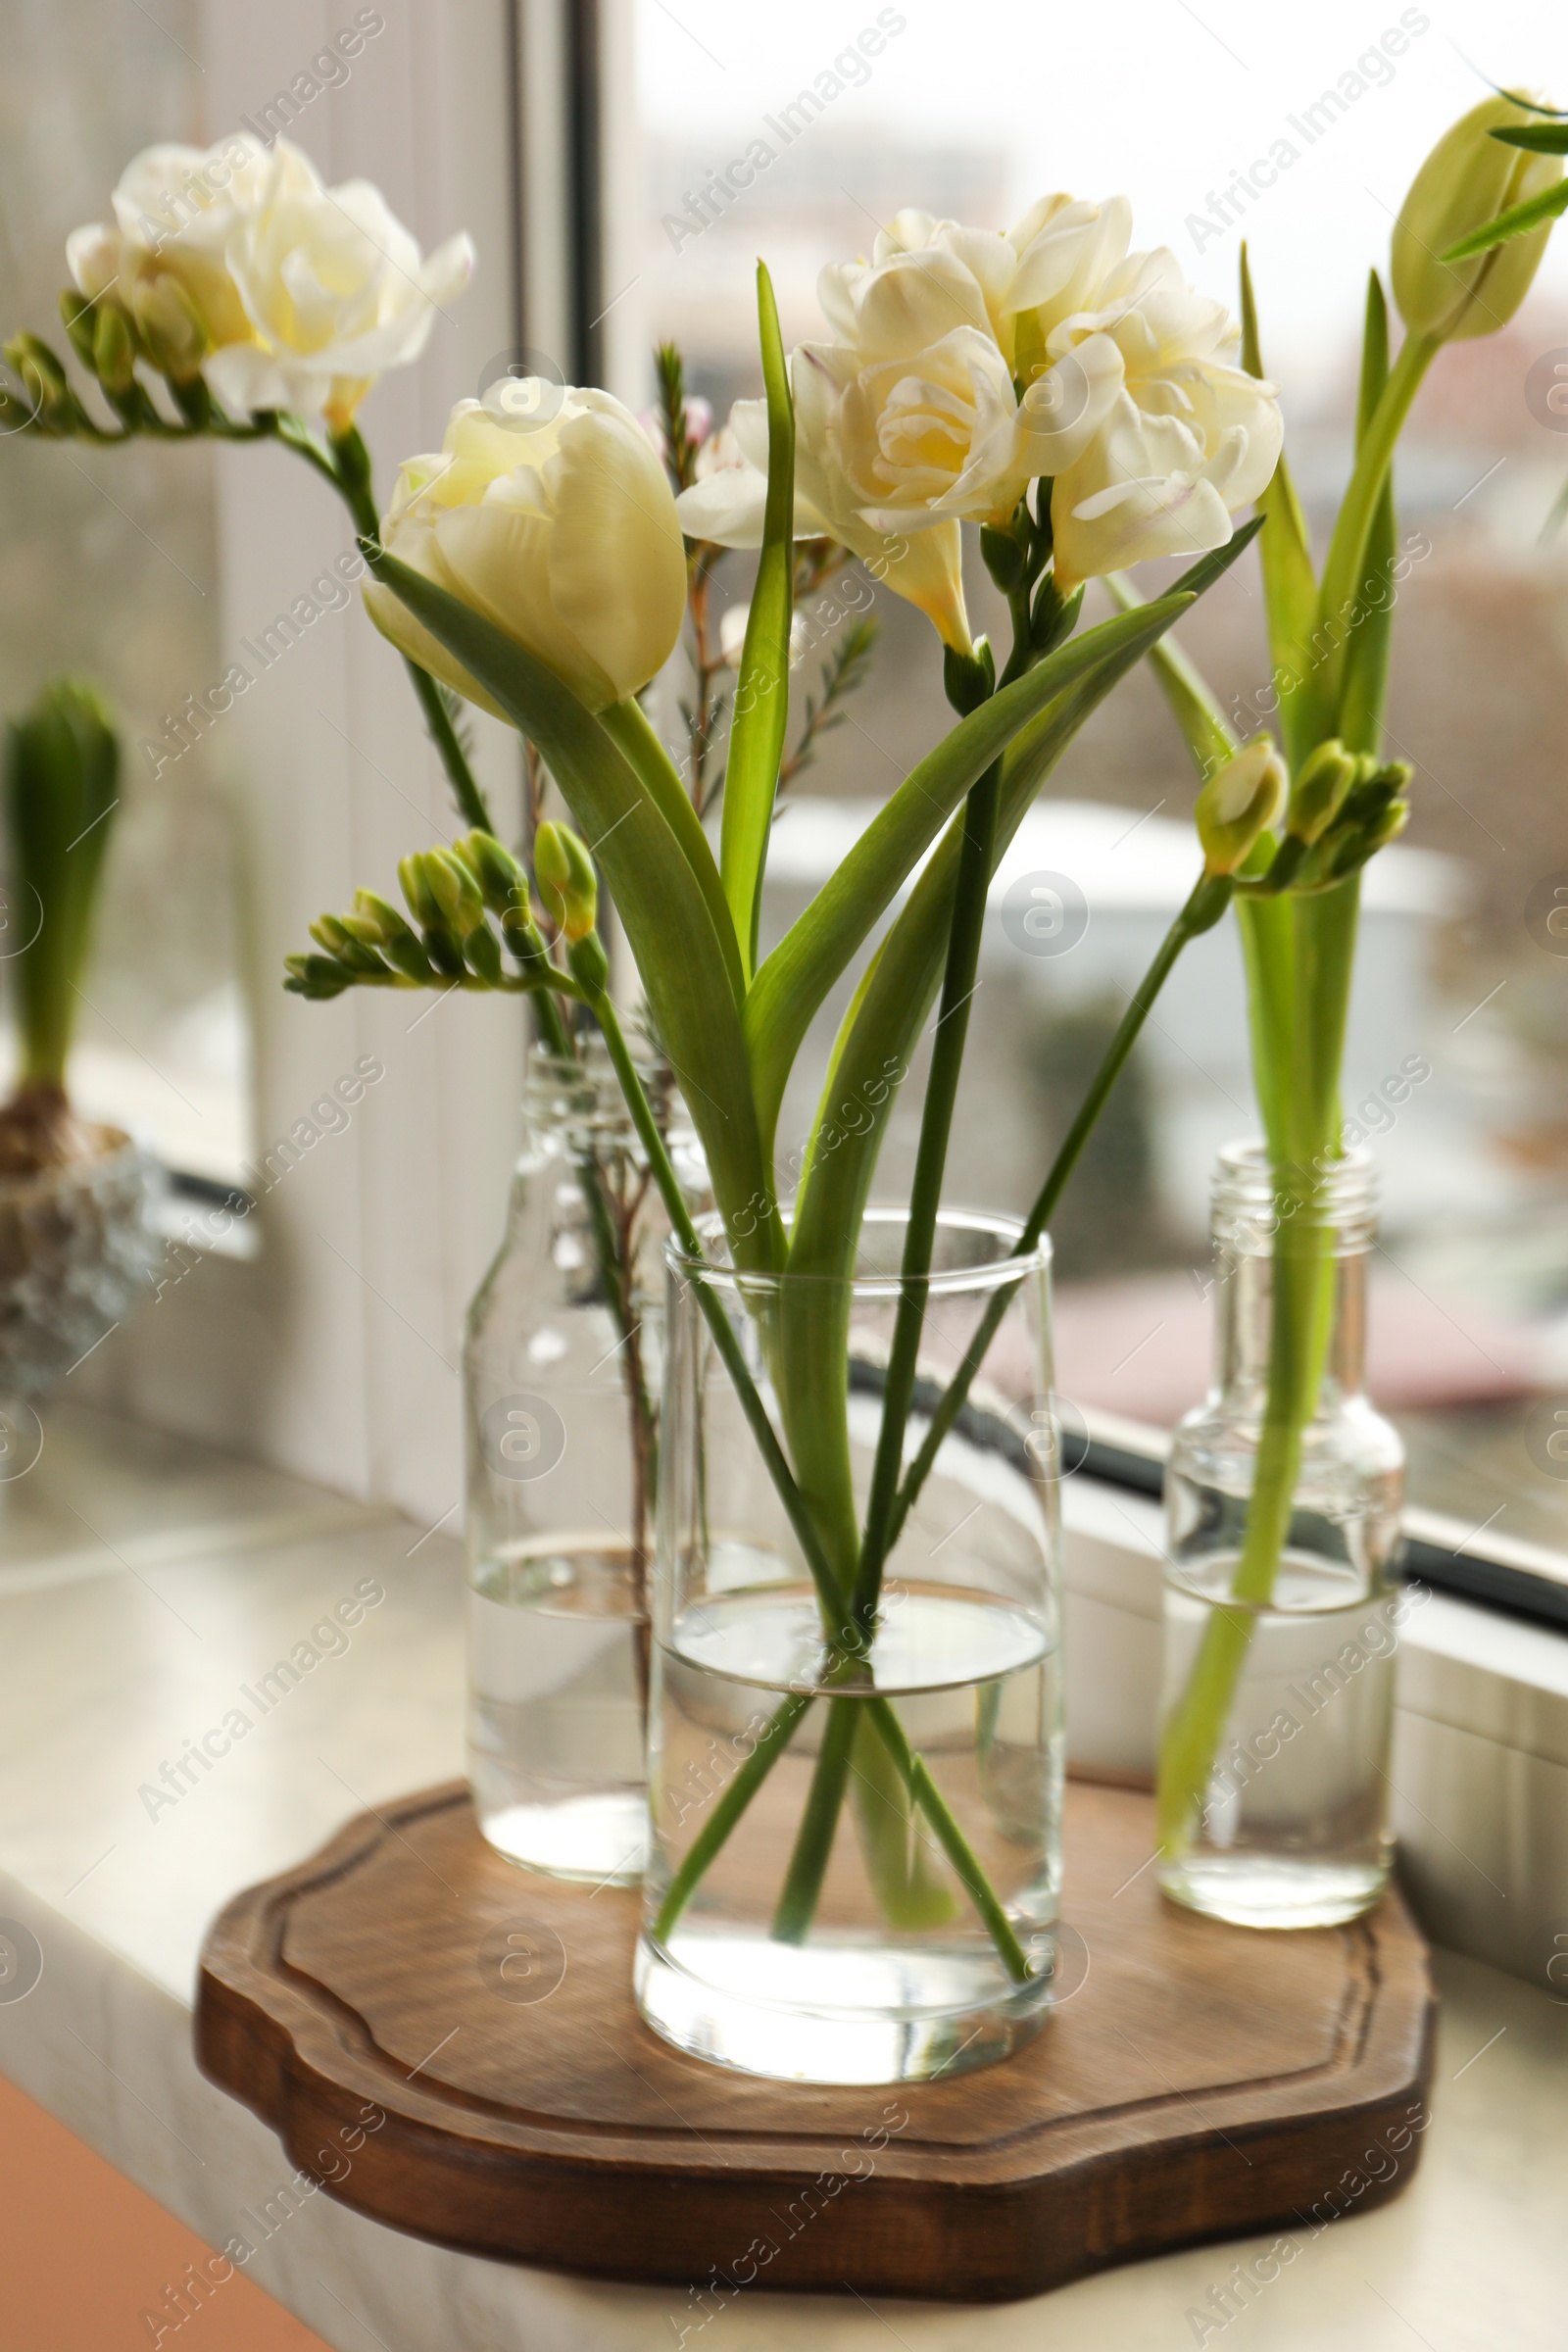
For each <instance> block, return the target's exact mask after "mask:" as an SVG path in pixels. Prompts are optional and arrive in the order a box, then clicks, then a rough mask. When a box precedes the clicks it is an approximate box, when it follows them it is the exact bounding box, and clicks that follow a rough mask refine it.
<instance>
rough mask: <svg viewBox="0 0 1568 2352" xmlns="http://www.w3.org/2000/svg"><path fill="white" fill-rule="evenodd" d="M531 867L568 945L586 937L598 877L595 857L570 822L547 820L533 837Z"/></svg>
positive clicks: (595, 909)
mask: <svg viewBox="0 0 1568 2352" xmlns="http://www.w3.org/2000/svg"><path fill="white" fill-rule="evenodd" d="M533 870H534V877H535V879H536V881H537V882H538V884H539V892H540V896H541V897H542V898H543V900H544V902H545V905H546V906H547V907H549V909H550V912H551V915H552V916H553V918H554V920H555V923H556V927H557V929H558V930H560V931H561V932H563V933H564V937H565V940H566V944H567V946H568V947H574V946H575V945H576V943H577V941H578V940H580V939H586V938H587V936H588V934H589V932H590V931H591V930H592V929H593V927H594V922H595V918H596V917H597V914H598V911H599V877H598V875H597V874H596V873H595V872H594V861H593V859H592V858H590V857H589V855H588V852H587V850H586V849H585V848H584V846H583V844H582V843H581V842H580V841H579V840H578V838H577V836H576V834H575V833H573V831H572V830H571V827H570V826H569V825H556V824H551V823H549V822H548V821H547V822H546V823H544V824H542V825H541V826H540V827H539V830H538V831H537V833H536V834H535V835H534V840H533Z"/></svg>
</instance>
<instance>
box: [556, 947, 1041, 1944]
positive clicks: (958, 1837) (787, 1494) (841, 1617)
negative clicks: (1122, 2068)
mask: <svg viewBox="0 0 1568 2352" xmlns="http://www.w3.org/2000/svg"><path fill="white" fill-rule="evenodd" d="M590 1004H591V1005H592V1008H593V1012H594V1016H595V1018H596V1019H597V1020H598V1022H599V1025H600V1027H601V1029H602V1030H603V1031H604V1037H605V1045H606V1049H607V1051H608V1052H609V1054H610V1058H611V1061H612V1062H613V1065H614V1070H615V1075H616V1077H617V1078H618V1079H619V1081H620V1086H621V1092H622V1094H623V1095H624V1097H625V1100H626V1104H627V1107H628V1108H629V1110H630V1111H631V1114H632V1120H633V1123H634V1124H635V1126H636V1128H637V1132H638V1134H639V1135H640V1136H641V1138H642V1141H643V1148H644V1150H645V1151H646V1152H647V1153H648V1160H649V1165H650V1166H651V1167H652V1169H653V1171H654V1179H655V1182H656V1183H657V1184H658V1186H659V1189H660V1191H661V1193H662V1195H663V1200H664V1206H665V1208H666V1210H667V1211H668V1214H669V1221H670V1224H671V1226H672V1227H673V1228H674V1231H675V1233H676V1235H677V1237H678V1238H679V1241H680V1244H681V1247H682V1249H683V1250H685V1251H686V1253H687V1255H688V1256H689V1257H690V1258H691V1259H692V1261H693V1263H694V1264H695V1265H697V1266H698V1267H701V1265H702V1263H703V1246H702V1241H701V1238H700V1237H699V1235H698V1232H697V1228H696V1226H695V1225H694V1224H693V1222H692V1216H691V1211H690V1209H689V1208H688V1207H687V1205H686V1201H685V1198H684V1196H683V1194H682V1192H681V1189H680V1185H679V1182H678V1180H677V1178H676V1175H675V1171H674V1169H673V1167H672V1166H671V1164H670V1158H669V1153H668V1152H667V1151H666V1150H665V1148H664V1139H663V1137H662V1135H661V1134H660V1132H659V1125H658V1121H657V1120H656V1119H655V1117H654V1114H653V1108H652V1105H651V1104H650V1103H649V1101H648V1097H647V1095H646V1093H645V1092H644V1090H643V1085H642V1081H641V1079H640V1078H639V1077H638V1075H637V1068H636V1064H635V1063H634V1062H633V1060H632V1057H631V1054H629V1052H628V1051H627V1047H626V1040H625V1035H624V1033H623V1031H622V1029H621V1026H620V1021H619V1018H618V1016H617V1015H616V1012H615V1008H614V1006H613V1004H612V1003H611V1001H610V999H609V997H608V996H607V995H606V994H605V993H604V991H603V990H600V991H598V992H597V993H596V994H595V995H594V996H593V997H591V998H590ZM696 1289H697V1297H698V1304H699V1307H700V1309H701V1311H702V1314H703V1317H704V1319H705V1321H706V1322H707V1324H708V1327H709V1329H710V1331H711V1333H712V1336H713V1343H714V1346H715V1347H716V1348H717V1350H718V1354H719V1358H720V1361H721V1362H722V1363H723V1365H724V1368H725V1370H726V1371H727V1372H728V1374H729V1377H730V1381H731V1383H732V1385H733V1387H734V1390H735V1394H736V1396H737V1397H738V1398H739V1401H740V1405H741V1409H742V1411H743V1412H744V1413H745V1415H746V1419H747V1422H748V1425H749V1426H750V1428H751V1432H752V1435H753V1438H754V1439H755V1441H756V1443H757V1447H758V1451H759V1452H760V1454H761V1456H762V1460H763V1463H764V1464H765V1466H766V1469H767V1473H768V1476H769V1478H770V1479H771V1480H772V1482H773V1486H774V1488H775V1490H776V1492H777V1494H778V1496H779V1499H780V1500H781V1502H782V1503H783V1505H784V1508H785V1511H786V1513H787V1515H788V1517H789V1521H790V1525H791V1527H792V1528H793V1530H794V1532H795V1537H796V1541H797V1542H798V1543H799V1544H800V1546H801V1549H802V1551H803V1552H804V1553H805V1555H806V1562H807V1566H808V1568H809V1572H810V1576H811V1581H812V1583H813V1584H814V1585H815V1587H816V1592H817V1598H818V1601H819V1603H820V1605H821V1607H822V1610H823V1614H824V1619H825V1621H826V1622H827V1623H828V1624H830V1625H837V1626H839V1627H840V1628H841V1629H845V1628H846V1624H847V1620H846V1607H847V1600H846V1595H845V1593H844V1592H843V1591H842V1589H841V1587H840V1586H839V1583H838V1580H837V1578H836V1577H835V1576H834V1573H833V1570H832V1567H831V1566H830V1564H829V1562H828V1559H827V1555H826V1553H825V1552H824V1551H823V1549H822V1546H821V1544H820V1542H819V1540H818V1537H817V1533H816V1529H815V1527H814V1526H813V1525H812V1523H811V1516H810V1512H809V1510H808V1508H807V1505H806V1499H805V1497H804V1495H802V1493H801V1490H800V1488H799V1487H798V1486H797V1484H796V1482H795V1477H794V1473H793V1472H792V1471H791V1469H790V1466H789V1463H788V1462H787V1461H786V1460H785V1458H784V1453H783V1449H782V1447H781V1446H780V1445H779V1442H778V1439H777V1438H776V1437H775V1435H774V1433H773V1425H772V1423H771V1422H770V1421H769V1419H768V1417H767V1407H766V1406H765V1405H764V1404H763V1402H762V1399H761V1397H760V1395H759V1393H758V1389H757V1384H756V1383H755V1381H754V1380H753V1379H752V1375H751V1370H750V1367H749V1366H748V1364H747V1362H746V1357H745V1353H744V1351H743V1350H742V1348H741V1345H740V1342H739V1340H738V1339H737V1338H736V1336H735V1332H734V1330H733V1328H732V1326H731V1324H730V1320H729V1316H728V1314H727V1313H726V1312H725V1309H724V1305H723V1301H722V1300H721V1299H719V1298H718V1296H717V1294H716V1292H715V1290H714V1289H713V1286H712V1285H711V1283H708V1282H705V1281H703V1280H702V1279H701V1277H700V1276H699V1278H698V1280H697V1283H696ZM858 1654H859V1645H858V1643H857V1642H855V1641H854V1640H853V1639H852V1640H849V1641H845V1640H844V1639H843V1634H842V1631H841V1643H840V1648H839V1652H838V1655H837V1656H836V1657H835V1658H834V1659H833V1661H832V1663H831V1665H830V1667H829V1670H828V1672H829V1674H830V1675H831V1674H832V1673H833V1672H835V1671H841V1670H843V1669H844V1668H845V1667H846V1666H847V1665H848V1663H849V1662H850V1660H852V1659H853V1658H855V1657H856V1656H858ZM858 1703H859V1704H861V1705H863V1706H864V1708H865V1710H866V1716H867V1719H868V1720H869V1721H870V1722H871V1723H872V1724H873V1725H874V1726H875V1729H876V1733H877V1737H878V1738H879V1739H880V1740H881V1741H882V1744H883V1746H884V1747H885V1748H886V1749H887V1751H888V1753H889V1755H890V1756H892V1758H893V1761H894V1763H895V1765H896V1766H897V1768H898V1772H899V1777H900V1779H901V1780H902V1781H903V1782H904V1785H905V1787H906V1789H907V1790H908V1791H909V1794H910V1795H911V1796H912V1797H913V1798H914V1800H915V1802H916V1803H917V1804H918V1805H919V1806H920V1808H921V1810H922V1811H923V1812H924V1813H925V1814H926V1816H927V1818H928V1819H929V1821H930V1823H931V1826H932V1828H933V1829H934V1831H935V1832H936V1835H937V1838H938V1840H939V1841H940V1843H941V1845H942V1847H943V1850H944V1852H946V1853H947V1855H948V1857H949V1859H950V1861H952V1863H953V1866H954V1868H955V1870H956V1872H957V1874H958V1877H959V1879H960V1880H961V1882H962V1884H963V1886H964V1887H965V1888H966V1890H967V1891H968V1893H969V1896H970V1899H971V1901H972V1902H973V1903H974V1905H975V1908H976V1910H977V1911H978V1912H979V1913H980V1916H981V1918H982V1919H983V1920H984V1922H985V1924H986V1927H987V1928H988V1930H989V1931H990V1934H991V1936H992V1938H993V1940H994V1941H995V1943H996V1945H997V1948H998V1950H999V1952H1000V1953H1001V1955H1002V1958H1003V1961H1004V1963H1005V1966H1006V1968H1007V1970H1008V1972H1009V1973H1010V1974H1011V1975H1012V1976H1014V1977H1015V1978H1016V1979H1017V1980H1018V1981H1019V1982H1020V1983H1021V1982H1022V1980H1023V1979H1024V1978H1025V1977H1027V1975H1028V1973H1029V1964H1028V1961H1027V1958H1026V1957H1025V1955H1024V1951H1023V1947H1022V1945H1021V1944H1020V1943H1019V1941H1018V1938H1017V1936H1016V1935H1015V1934H1014V1933H1013V1930H1012V1927H1011V1924H1010V1922H1009V1921H1008V1919H1007V1916H1006V1913H1005V1910H1004V1909H1003V1907H1002V1904H1001V1902H1000V1900H999V1899H998V1896H997V1894H996V1891H995V1889H994V1888H993V1887H992V1886H991V1883H990V1881H989V1880H988V1879H987V1877H986V1875H985V1872H984V1871H983V1870H982V1869H981V1867H980V1864H979V1863H978V1862H977V1860H976V1859H975V1856H974V1854H973V1852H972V1851H971V1850H970V1847H969V1845H968V1843H967V1841H966V1840H965V1838H964V1836H963V1833H962V1831H961V1830H960V1829H959V1828H958V1825H957V1823H956V1821H955V1819H954V1818H953V1815H952V1813H951V1811H950V1810H949V1808H948V1806H947V1804H946V1802H945V1800H944V1799H943V1797H942V1795H941V1793H940V1791H939V1790H938V1789H937V1787H936V1784H935V1782H934V1781H933V1780H932V1779H931V1775H930V1773H929V1772H928V1771H927V1769H926V1767H925V1765H924V1764H923V1762H922V1761H921V1759H920V1758H919V1757H918V1756H917V1755H915V1754H914V1752H913V1750H912V1749H911V1748H910V1746H909V1742H908V1739H907V1735H906V1733H905V1730H904V1726H903V1725H902V1724H901V1723H900V1721H899V1719H898V1716H897V1715H896V1714H895V1712H894V1710H893V1708H892V1706H891V1705H890V1704H889V1702H888V1701H887V1700H886V1699H885V1698H880V1697H879V1698H868V1699H864V1700H861V1701H859V1702H858ZM803 1711H804V1709H803ZM786 1712H787V1708H781V1709H780V1710H779V1716H780V1717H782V1716H783V1715H784V1714H785V1713H786ZM775 1720H778V1718H775ZM790 1728H793V1721H792V1723H791V1726H790ZM759 1752H760V1751H759ZM749 1761H751V1762H753V1763H755V1761H756V1758H755V1757H754V1758H752V1759H750V1760H749ZM768 1769H769V1766H764V1767H763V1768H762V1772H763V1773H765V1772H766V1770H768ZM740 1777H741V1776H740V1775H737V1781H739V1779H740ZM761 1777H762V1775H761V1774H759V1776H758V1781H757V1784H756V1785H757V1786H760V1780H761ZM735 1788H736V1783H735V1782H732V1783H731V1785H730V1789H728V1790H727V1791H726V1792H725V1793H726V1799H727V1798H729V1797H730V1796H732V1795H733V1794H734V1791H735ZM749 1802H750V1796H749V1795H748V1796H746V1797H744V1798H742V1799H741V1800H740V1801H739V1804H738V1805H737V1807H736V1809H735V1810H734V1812H733V1815H732V1816H727V1817H726V1823H725V1827H724V1828H723V1831H722V1834H721V1835H720V1836H718V1837H717V1838H715V1839H714V1841H713V1842H712V1843H711V1847H710V1848H709V1849H708V1851H707V1855H706V1858H705V1860H704V1861H703V1863H702V1866H701V1868H699V1869H698V1870H697V1871H696V1872H695V1873H694V1874H693V1875H691V1877H690V1878H689V1880H687V1881H686V1884H685V1889H684V1892H683V1893H682V1895H681V1902H680V1904H674V1903H673V1895H674V1889H673V1887H672V1888H671V1893H670V1895H669V1896H668V1897H666V1898H665V1902H664V1905H663V1909H662V1912H661V1919H662V1918H663V1917H664V1915H665V1914H666V1913H667V1914H669V1916H670V1918H671V1919H673V1918H675V1917H678V1915H679V1911H680V1908H681V1905H682V1904H684V1902H685V1901H686V1900H687V1898H688V1897H689V1895H690V1892H691V1889H692V1887H695V1886H696V1884H697V1882H698V1880H699V1879H700V1878H701V1876H702V1873H703V1870H706V1868H707V1867H708V1862H709V1861H710V1860H711V1857H712V1855H713V1854H714V1853H716V1852H717V1851H718V1848H719V1846H721V1845H722V1844H723V1842H724V1838H727V1837H728V1835H729V1830H730V1828H731V1827H732V1826H733V1822H734V1820H738V1819H739V1817H740V1813H741V1811H744V1809H745V1805H746V1804H747V1803H749ZM710 1827H711V1824H710ZM690 1859H691V1857H690V1856H689V1855H688V1857H687V1860H688V1863H689V1862H690ZM683 1876H684V1874H683Z"/></svg>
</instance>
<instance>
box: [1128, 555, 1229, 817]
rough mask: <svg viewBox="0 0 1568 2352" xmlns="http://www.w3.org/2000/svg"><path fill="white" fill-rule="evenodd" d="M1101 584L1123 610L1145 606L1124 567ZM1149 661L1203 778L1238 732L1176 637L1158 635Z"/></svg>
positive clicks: (1223, 759) (1226, 752) (1203, 780)
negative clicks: (1159, 636) (1158, 638)
mask: <svg viewBox="0 0 1568 2352" xmlns="http://www.w3.org/2000/svg"><path fill="white" fill-rule="evenodd" d="M1105 586H1106V588H1107V590H1108V591H1109V593H1110V594H1111V595H1112V596H1113V597H1114V598H1115V600H1116V602H1117V604H1118V605H1120V607H1121V609H1122V611H1123V612H1124V613H1136V612H1139V611H1142V610H1143V609H1144V600H1143V598H1142V597H1141V596H1140V595H1139V593H1138V591H1137V589H1136V588H1135V587H1134V586H1133V584H1132V582H1131V581H1130V580H1129V579H1128V577H1127V575H1126V573H1125V572H1120V571H1112V572H1108V573H1107V574H1106V576H1105ZM1149 666H1150V668H1151V669H1152V671H1153V673H1154V676H1155V678H1156V680H1157V681H1158V683H1159V686H1160V688H1161V690H1162V692H1163V693H1164V696H1165V700H1166V702H1167V703H1168V704H1169V705H1170V709H1171V712H1172V715H1173V716H1174V718H1175V720H1176V724H1177V725H1178V726H1179V727H1180V729H1181V731H1182V740H1183V742H1184V743H1185V744H1186V746H1187V749H1188V750H1189V751H1190V752H1191V753H1192V755H1193V765H1194V766H1195V767H1196V768H1197V770H1198V774H1199V780H1200V782H1201V783H1206V782H1207V781H1208V778H1209V777H1210V776H1211V775H1213V774H1214V772H1215V770H1216V769H1217V768H1221V767H1223V766H1224V765H1225V762H1226V761H1227V760H1229V759H1231V758H1232V757H1233V756H1234V754H1235V753H1236V751H1237V750H1238V749H1239V746H1238V744H1237V740H1236V733H1235V730H1234V728H1233V727H1232V726H1231V723H1230V721H1229V720H1228V719H1227V717H1226V716H1225V713H1224V711H1222V710H1221V709H1220V707H1219V704H1218V703H1217V702H1216V701H1215V699H1214V695H1213V690H1212V689H1211V687H1210V686H1209V683H1208V681H1207V679H1206V678H1205V677H1204V676H1203V674H1202V672H1201V670H1200V669H1199V667H1198V665H1197V663H1196V662H1189V660H1188V659H1187V656H1186V655H1185V654H1184V653H1183V652H1182V649H1181V647H1180V646H1179V645H1178V644H1177V643H1176V640H1175V638H1174V637H1162V638H1160V640H1159V642H1158V644H1157V645H1152V646H1151V647H1150V649H1149Z"/></svg>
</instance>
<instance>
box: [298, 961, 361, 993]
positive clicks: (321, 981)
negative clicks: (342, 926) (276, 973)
mask: <svg viewBox="0 0 1568 2352" xmlns="http://www.w3.org/2000/svg"><path fill="white" fill-rule="evenodd" d="M283 968H284V970H285V971H286V972H287V973H288V978H287V979H286V980H285V981H284V983H283V986H284V987H285V988H286V989H288V990H289V991H290V992H291V993H292V994H293V995H294V996H296V997H310V998H312V999H313V1000H315V1001H316V1002H318V1003H319V1002H320V1001H322V1000H323V999H325V998H327V997H340V996H341V995H342V994H343V991H344V990H345V989H346V988H352V987H353V985H354V982H353V976H352V974H351V973H348V972H346V971H345V970H344V969H343V966H342V965H341V964H340V963H336V962H334V960H333V959H332V957H331V956H284V958H283Z"/></svg>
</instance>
